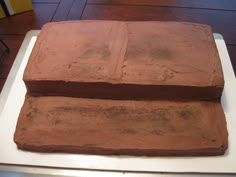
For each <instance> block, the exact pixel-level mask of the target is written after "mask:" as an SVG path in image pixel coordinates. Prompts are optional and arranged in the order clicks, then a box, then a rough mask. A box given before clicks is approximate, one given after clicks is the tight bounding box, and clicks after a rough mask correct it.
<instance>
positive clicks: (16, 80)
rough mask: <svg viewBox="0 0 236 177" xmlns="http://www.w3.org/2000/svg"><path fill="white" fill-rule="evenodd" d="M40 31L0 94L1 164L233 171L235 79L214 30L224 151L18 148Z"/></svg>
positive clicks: (29, 41)
mask: <svg viewBox="0 0 236 177" xmlns="http://www.w3.org/2000/svg"><path fill="white" fill-rule="evenodd" d="M39 32H40V31H37V30H34V31H30V32H28V33H27V35H26V37H25V40H24V42H23V44H22V46H21V48H20V51H19V53H18V55H17V57H16V60H15V62H14V64H13V67H12V69H11V72H10V74H9V76H8V78H7V81H6V83H5V85H4V88H3V90H2V93H1V95H0V147H1V148H0V164H5V165H6V164H7V165H13V164H14V165H26V166H36V167H54V168H63V169H66V168H73V169H88V170H105V171H122V172H149V173H150V172H151V173H153V172H154V173H156V172H157V173H159V172H168V173H224V174H232V173H236V162H235V159H236V128H235V127H236V117H235V116H236V109H234V107H236V93H235V90H236V80H235V76H234V72H233V68H232V65H231V62H230V58H229V56H228V52H227V49H226V46H225V42H224V40H223V38H222V36H221V35H219V34H214V38H215V41H216V44H217V48H218V51H219V54H220V58H221V62H222V66H223V71H224V77H225V88H224V92H223V96H222V99H221V102H222V105H223V108H224V112H225V115H226V119H227V123H228V125H227V126H228V131H229V148H228V150H227V152H226V153H225V155H223V156H215V157H134V156H97V155H79V154H63V153H53V154H50V153H35V152H26V151H22V150H18V149H17V146H16V144H15V143H14V142H13V134H14V131H15V126H16V123H17V118H18V114H19V112H20V109H21V106H22V104H23V102H24V97H25V93H26V88H25V85H24V82H23V81H22V76H23V72H24V69H25V66H26V64H27V61H28V58H29V55H30V52H31V50H32V48H33V46H34V43H35V41H36V39H37V35H38V34H39ZM0 169H1V168H0Z"/></svg>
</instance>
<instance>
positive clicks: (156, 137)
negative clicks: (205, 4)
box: [14, 97, 228, 156]
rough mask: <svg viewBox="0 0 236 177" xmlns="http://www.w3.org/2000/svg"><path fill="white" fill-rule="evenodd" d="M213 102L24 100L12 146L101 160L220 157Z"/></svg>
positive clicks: (220, 125) (221, 125)
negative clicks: (115, 157)
mask: <svg viewBox="0 0 236 177" xmlns="http://www.w3.org/2000/svg"><path fill="white" fill-rule="evenodd" d="M227 136H228V134H227V129H226V121H225V117H224V113H223V111H222V108H221V105H220V103H219V102H217V101H212V102H204V101H202V102H200V101H191V102H174V101H126V100H99V99H82V98H69V97H26V100H25V103H24V105H23V107H22V110H21V113H20V116H19V120H18V123H17V128H16V132H15V135H14V141H15V142H16V144H17V146H18V147H19V148H21V149H25V150H30V151H41V152H67V153H68V152H69V153H86V154H105V155H125V154H127V155H147V156H157V155H158V156H171V155H181V156H195V155H198V156H199V155H220V154H224V152H225V150H226V148H227V145H228V142H227Z"/></svg>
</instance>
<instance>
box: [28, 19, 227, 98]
mask: <svg viewBox="0 0 236 177" xmlns="http://www.w3.org/2000/svg"><path fill="white" fill-rule="evenodd" d="M24 81H25V83H26V86H27V88H28V91H29V92H30V93H32V94H41V95H64V96H78V97H97V98H118V99H122V98H124V99H126V98H134V99H159V98H160V99H178V98H179V99H212V98H218V97H220V95H221V93H222V90H223V85H224V80H223V73H222V68H221V63H220V59H219V56H218V52H217V49H216V45H215V42H214V39H213V36H212V31H211V29H210V27H209V26H207V25H200V24H191V23H180V22H121V21H73V22H72V21H71V22H59V23H49V24H46V25H45V26H44V27H43V28H42V30H41V33H40V35H39V37H38V39H37V42H36V44H35V46H34V48H33V51H32V54H31V56H30V59H29V62H28V65H27V67H26V70H25V73H24Z"/></svg>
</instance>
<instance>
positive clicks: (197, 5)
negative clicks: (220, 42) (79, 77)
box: [0, 0, 236, 90]
mask: <svg viewBox="0 0 236 177" xmlns="http://www.w3.org/2000/svg"><path fill="white" fill-rule="evenodd" d="M33 6H34V11H30V12H26V13H22V14H19V15H15V16H11V17H8V18H3V19H0V38H1V39H2V40H4V41H5V43H6V44H7V45H9V47H10V49H11V52H10V54H9V55H8V56H7V57H5V58H4V61H3V63H2V64H1V66H0V90H1V89H2V86H3V84H4V82H5V80H6V77H7V75H8V73H9V71H10V68H11V66H12V63H13V61H14V59H15V56H16V54H17V52H18V49H19V47H20V45H21V43H22V41H23V39H24V36H25V34H26V32H27V31H29V30H32V29H40V28H41V27H42V25H43V24H45V23H47V22H50V21H62V20H80V19H106V20H133V21H136V20H160V21H188V22H196V23H206V24H209V25H211V26H212V28H213V31H214V32H217V33H221V34H222V35H223V36H224V39H225V41H226V44H227V48H228V50H229V54H230V57H231V61H232V63H233V67H234V70H236V1H235V0H214V1H213V0H198V1H196V0H87V1H86V0H33Z"/></svg>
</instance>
